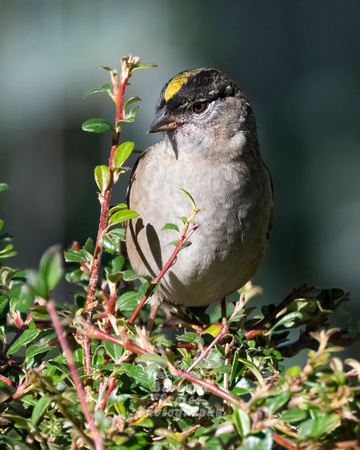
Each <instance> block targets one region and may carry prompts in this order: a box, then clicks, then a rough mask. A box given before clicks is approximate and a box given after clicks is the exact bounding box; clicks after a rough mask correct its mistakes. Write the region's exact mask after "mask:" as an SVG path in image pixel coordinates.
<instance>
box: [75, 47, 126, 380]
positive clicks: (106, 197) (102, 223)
mask: <svg viewBox="0 0 360 450" xmlns="http://www.w3.org/2000/svg"><path fill="white" fill-rule="evenodd" d="M132 64H133V58H132V57H131V56H130V55H129V56H128V57H126V58H123V59H122V63H121V77H120V82H119V86H117V75H116V73H113V72H112V71H111V72H110V74H111V80H112V83H113V86H114V94H115V97H114V101H115V103H116V117H115V131H114V132H113V138H112V147H111V152H110V158H109V170H110V173H111V178H110V183H109V185H108V187H107V189H106V191H105V193H104V194H103V195H102V194H100V196H99V198H100V204H101V212H100V220H99V227H98V233H97V237H96V244H95V250H94V257H93V261H92V264H91V270H90V280H89V289H88V292H87V297H86V303H85V308H84V317H85V318H86V320H88V321H89V322H90V321H91V320H92V317H93V310H94V306H95V292H96V286H97V284H98V280H99V271H100V263H101V255H102V252H103V237H104V234H105V233H106V229H107V225H108V215H109V209H110V200H111V194H112V188H113V185H114V176H113V173H114V155H115V151H116V148H117V146H118V145H119V141H120V133H121V127H118V126H117V125H116V124H117V123H118V121H119V120H121V119H122V118H123V101H124V92H125V87H126V84H127V82H128V80H129V78H130V76H131V67H132ZM114 306H115V302H114ZM108 312H110V313H111V314H112V311H108ZM81 345H82V348H83V352H84V373H85V375H88V374H89V373H90V371H91V370H90V363H91V358H90V356H91V354H90V341H89V340H88V339H86V338H85V339H84V340H83V342H82V343H81ZM85 383H86V384H88V385H90V384H91V380H90V379H89V378H88V379H87V381H86V382H85Z"/></svg>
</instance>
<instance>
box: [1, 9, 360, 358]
mask: <svg viewBox="0 0 360 450" xmlns="http://www.w3.org/2000/svg"><path fill="white" fill-rule="evenodd" d="M0 8H1V10H0V60H1V70H0V151H1V158H0V161H1V162H0V181H2V182H6V183H8V184H10V187H11V189H10V191H9V192H7V193H4V194H2V195H1V196H0V217H1V218H3V219H5V223H6V230H7V231H9V232H11V233H12V234H13V235H14V237H15V246H16V249H17V250H18V256H17V257H16V261H15V264H16V265H17V266H19V267H31V268H35V267H37V265H38V262H39V259H40V257H41V255H42V253H43V252H44V250H45V249H46V248H47V247H49V246H50V245H53V244H55V243H60V244H61V245H62V246H63V247H65V248H66V247H67V246H68V245H69V244H70V243H71V242H72V241H73V240H78V241H79V242H80V243H84V242H85V240H86V238H87V237H88V236H92V237H95V236H96V230H97V220H98V212H99V205H98V202H97V197H96V186H95V182H94V179H93V169H94V167H95V165H97V164H105V163H106V161H107V158H108V155H109V147H110V141H109V136H108V135H106V136H105V135H100V136H99V135H92V134H88V133H85V132H83V131H82V130H81V124H82V123H83V122H84V121H85V120H87V119H88V118H92V117H104V118H106V119H108V120H110V121H112V120H113V114H114V105H113V104H112V102H111V100H110V99H109V98H108V97H107V96H106V95H105V94H98V95H94V96H91V97H89V98H88V99H87V100H86V101H84V100H83V94H84V93H85V91H87V90H88V89H89V88H94V87H100V86H101V85H102V84H104V83H108V82H109V81H108V73H107V72H105V71H103V70H99V69H98V67H99V66H100V65H108V66H111V67H114V68H115V67H119V61H120V58H121V56H123V55H126V54H128V53H132V54H133V55H136V56H140V57H141V59H142V60H143V61H144V62H155V63H157V64H158V68H157V69H149V70H143V71H138V72H135V74H134V76H133V77H132V79H131V86H130V87H129V89H128V91H127V96H128V97H130V96H133V95H139V96H140V97H141V98H142V102H141V105H142V108H141V110H140V111H139V113H138V118H137V121H136V123H135V124H132V125H129V126H127V127H126V128H125V130H124V133H123V139H125V140H133V141H135V145H136V148H137V149H145V148H146V147H148V146H149V145H150V144H152V143H154V142H155V141H156V140H157V139H159V136H156V135H155V136H153V135H148V134H146V130H147V127H148V125H149V124H150V122H151V121H152V118H153V115H154V108H155V104H156V101H157V98H158V95H159V92H160V90H161V88H162V86H163V85H164V83H165V82H166V81H168V79H169V78H171V77H172V76H174V75H175V74H177V73H178V72H180V71H182V70H185V69H188V68H193V67H200V66H212V67H216V68H219V69H221V70H223V71H224V72H226V73H227V74H228V75H230V76H231V77H232V78H233V79H234V80H235V81H236V82H237V83H238V85H239V86H240V87H241V88H242V89H243V90H244V91H245V92H246V94H247V95H248V97H249V98H250V100H251V102H252V103H253V106H254V109H255V113H256V116H257V120H258V128H259V135H260V140H261V144H262V149H263V156H264V159H265V161H266V162H267V164H268V166H269V168H270V170H271V172H272V174H273V179H274V185H275V201H276V207H275V221H274V230H273V235H272V238H271V243H270V248H269V252H268V255H267V257H266V260H265V262H264V263H263V265H262V267H261V269H260V271H259V272H258V274H257V276H256V277H255V279H254V282H256V283H257V284H260V285H261V286H263V288H264V295H263V300H262V301H264V302H266V303H270V302H274V303H278V302H279V301H280V300H281V299H282V298H283V297H284V296H285V295H286V294H287V293H288V292H289V291H290V290H291V289H292V288H293V287H295V286H298V285H300V284H301V283H302V282H304V281H306V282H308V283H310V284H314V285H318V286H322V287H342V288H344V289H346V290H351V291H352V302H351V304H350V303H349V304H348V306H347V308H345V310H346V311H347V314H348V318H346V316H345V319H344V320H345V322H346V320H348V319H349V320H350V319H352V321H353V325H355V326H356V325H357V320H358V319H359V318H360V312H359V310H360V305H359V297H360V277H359V265H360V264H359V263H360V176H359V169H360V151H359V150H360V26H359V23H360V2H358V1H356V0H354V1H351V0H343V1H341V2H340V1H338V0H317V1H316V2H314V1H312V0H291V1H280V0H272V1H269V0H258V1H252V0H228V1H226V0H224V1H219V0H217V1H212V0H182V1H178V2H176V1H166V0H151V1H145V0H143V1H140V0H138V1H132V2H131V1H123V0H97V1H93V0H86V1H85V0H76V1H59V0H52V1H50V0H44V1H41V0H32V1H29V0H22V1H21V0H12V1H6V0H1V1H0ZM132 162H133V161H132ZM159 164H161V161H159ZM125 186H126V181H124V183H123V184H122V185H117V186H116V189H115V194H114V198H113V201H114V203H115V202H117V201H123V199H124V192H125ZM60 297H61V295H60ZM57 300H58V301H61V300H62V299H61V298H57ZM354 349H355V350H353V352H352V355H353V356H355V357H359V356H360V355H359V353H360V352H359V351H358V350H357V348H356V347H354ZM354 352H355V354H354ZM356 352H357V353H358V355H356Z"/></svg>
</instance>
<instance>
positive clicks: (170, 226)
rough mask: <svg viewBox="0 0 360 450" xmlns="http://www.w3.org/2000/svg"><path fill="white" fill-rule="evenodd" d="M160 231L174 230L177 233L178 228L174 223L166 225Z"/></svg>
mask: <svg viewBox="0 0 360 450" xmlns="http://www.w3.org/2000/svg"><path fill="white" fill-rule="evenodd" d="M161 229H162V230H176V231H179V227H178V226H177V225H175V224H174V223H166V224H165V225H164V226H163V227H162V228H161Z"/></svg>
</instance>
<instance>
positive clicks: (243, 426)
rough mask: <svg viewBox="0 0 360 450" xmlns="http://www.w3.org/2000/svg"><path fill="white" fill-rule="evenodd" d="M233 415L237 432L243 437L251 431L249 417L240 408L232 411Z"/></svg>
mask: <svg viewBox="0 0 360 450" xmlns="http://www.w3.org/2000/svg"><path fill="white" fill-rule="evenodd" d="M233 417H234V423H235V426H236V429H237V430H238V433H239V434H240V436H241V437H242V438H245V437H246V436H247V435H248V434H249V432H250V431H251V422H250V417H249V416H248V415H247V414H246V412H245V411H243V410H242V409H241V408H238V409H236V410H235V411H234V414H233Z"/></svg>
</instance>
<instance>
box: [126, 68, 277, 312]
mask: <svg viewBox="0 0 360 450" xmlns="http://www.w3.org/2000/svg"><path fill="white" fill-rule="evenodd" d="M159 131H163V132H165V137H164V139H163V140H162V141H161V142H159V143H158V144H155V145H153V146H152V147H150V148H148V149H147V150H146V151H145V152H144V153H143V154H142V155H141V157H140V158H139V160H138V163H137V165H136V167H135V169H134V171H133V174H132V177H131V181H130V185H129V191H128V203H129V208H131V209H134V210H136V211H137V212H139V213H140V217H139V218H137V219H134V220H131V221H130V222H129V223H128V225H127V229H126V247H127V252H128V256H129V259H130V263H131V265H132V267H133V269H134V271H135V272H136V273H138V274H143V275H151V276H153V277H154V276H156V275H157V274H158V273H159V272H160V270H161V269H162V267H163V266H164V264H165V263H166V262H167V260H168V258H169V256H170V255H171V253H172V252H173V250H174V246H173V245H171V242H172V241H174V240H175V239H176V232H175V231H174V230H171V229H165V230H161V229H162V227H163V226H164V225H165V224H166V223H167V222H176V221H178V223H179V227H180V229H181V222H180V221H179V219H177V217H183V216H186V217H187V216H188V215H189V213H190V212H191V205H190V202H189V199H188V198H187V197H186V196H185V195H184V193H183V192H182V191H181V188H183V189H185V190H186V191H188V192H189V193H190V194H191V195H192V197H193V198H194V200H195V202H196V204H197V206H198V207H200V208H201V211H200V212H199V214H198V215H197V216H196V223H197V225H198V229H197V230H196V232H195V233H194V234H193V235H192V237H191V239H190V241H191V244H192V245H190V246H189V247H187V248H186V249H184V250H182V251H181V252H180V253H179V255H178V258H177V261H176V264H174V265H173V266H172V267H171V268H170V270H169V271H168V272H167V273H166V275H165V276H164V278H163V279H162V281H161V286H160V288H159V289H158V290H157V291H156V296H157V297H158V299H160V298H166V299H168V300H169V301H171V302H174V303H179V304H184V305H186V306H204V305H209V304H210V303H213V302H215V301H217V300H222V299H223V298H224V297H226V296H227V295H229V294H231V293H232V292H234V291H236V290H237V289H239V288H240V287H242V286H243V285H244V284H245V283H246V282H247V281H248V280H250V278H251V277H252V276H253V275H254V274H255V272H256V270H257V268H258V266H259V264H260V262H261V260H262V259H263V256H264V253H265V249H266V246H267V240H268V237H269V233H270V229H271V217H272V208H273V193H272V182H271V176H270V173H269V170H268V169H267V167H266V166H265V164H264V162H263V160H262V158H261V155H260V148H259V142H258V137H257V132H256V122H255V117H254V114H253V111H252V108H251V106H250V104H249V102H248V100H247V99H246V97H245V96H244V94H243V93H242V91H241V90H240V89H239V88H238V87H237V86H236V85H235V83H234V82H233V81H232V80H231V79H230V78H228V77H227V76H226V75H224V74H223V73H221V72H220V71H219V70H215V69H210V68H201V69H194V70H189V71H185V72H182V73H180V74H178V75H176V76H175V77H174V78H172V79H171V80H170V81H169V82H168V83H167V84H166V85H165V86H164V88H163V90H162V91H161V94H160V99H159V102H158V105H157V113H156V117H155V120H154V121H153V123H152V124H151V126H150V129H149V132H150V133H156V132H159Z"/></svg>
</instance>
